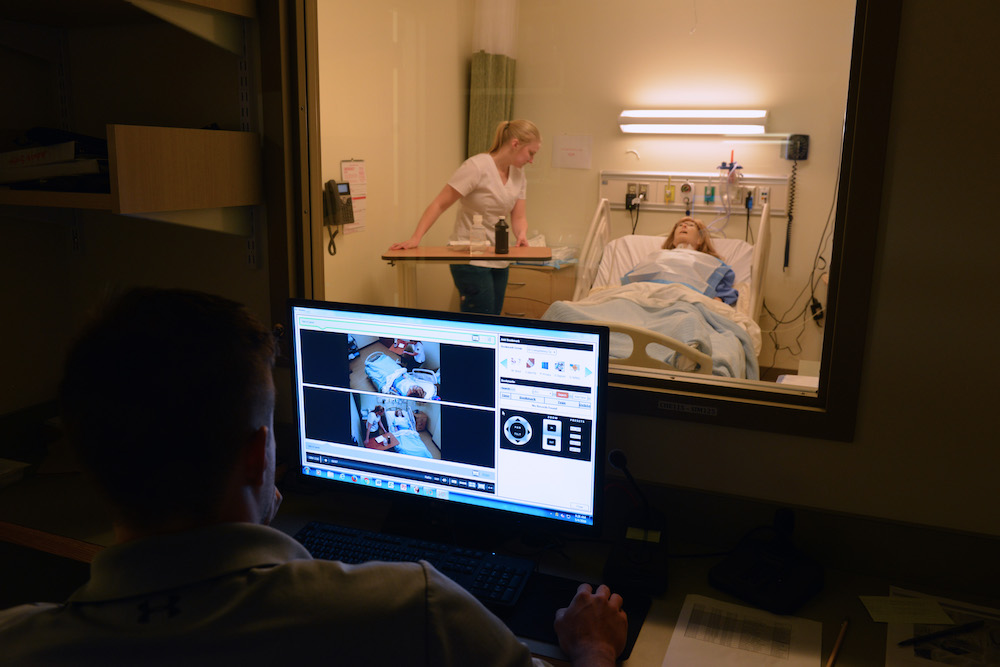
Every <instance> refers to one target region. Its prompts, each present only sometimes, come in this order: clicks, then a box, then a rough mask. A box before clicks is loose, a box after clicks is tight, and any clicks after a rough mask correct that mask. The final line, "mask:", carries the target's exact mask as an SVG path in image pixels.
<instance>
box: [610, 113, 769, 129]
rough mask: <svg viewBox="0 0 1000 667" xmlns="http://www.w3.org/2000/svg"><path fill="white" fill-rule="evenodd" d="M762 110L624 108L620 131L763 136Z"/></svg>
mask: <svg viewBox="0 0 1000 667" xmlns="http://www.w3.org/2000/svg"><path fill="white" fill-rule="evenodd" d="M766 120H767V111H766V110H762V109H643V110H639V109H626V110H625V111H622V112H621V115H620V116H619V117H618V125H619V127H621V130H622V132H627V133H638V134H764V133H765V129H764V123H765V121H766Z"/></svg>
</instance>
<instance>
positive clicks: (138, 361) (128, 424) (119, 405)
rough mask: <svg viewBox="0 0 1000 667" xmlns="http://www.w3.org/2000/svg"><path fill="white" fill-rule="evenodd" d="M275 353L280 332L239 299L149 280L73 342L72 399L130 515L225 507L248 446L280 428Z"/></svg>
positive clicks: (158, 516) (123, 516)
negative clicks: (152, 285) (276, 424)
mask: <svg viewBox="0 0 1000 667" xmlns="http://www.w3.org/2000/svg"><path fill="white" fill-rule="evenodd" d="M274 356H275V342H274V337H273V335H272V334H271V332H270V331H269V330H268V329H267V328H266V327H264V326H263V325H262V324H261V323H260V322H259V321H258V320H257V319H256V318H254V317H253V315H251V314H250V313H249V312H248V311H247V310H246V309H245V308H244V307H243V306H241V305H240V304H238V303H236V302H233V301H229V300H228V299H224V298H221V297H216V296H211V295H208V294H202V293H199V292H191V291H184V290H160V289H148V288H141V289H135V290H132V291H130V292H128V293H126V294H125V295H124V296H122V297H121V298H120V299H118V300H116V301H115V302H113V303H111V304H109V306H108V307H107V308H106V309H105V310H104V311H103V312H102V313H101V314H100V315H99V316H98V318H97V319H96V320H95V321H94V322H93V323H92V324H91V325H90V326H89V328H87V330H86V331H84V333H83V335H82V336H81V337H80V338H79V340H78V341H77V342H76V343H75V345H74V346H73V348H72V349H71V350H70V353H69V356H68V357H67V361H66V368H65V375H64V377H63V382H62V387H61V399H62V408H63V417H64V420H65V424H66V429H67V433H68V435H69V437H70V440H71V441H72V442H73V444H74V445H75V446H76V448H77V451H78V452H79V455H80V458H81V461H82V462H83V464H84V465H85V466H86V467H87V468H88V469H89V470H90V471H91V472H92V473H93V474H94V476H95V478H96V480H97V482H98V484H99V485H100V487H101V488H102V490H103V491H104V492H105V493H106V494H107V496H108V498H109V500H110V501H111V503H112V505H113V507H114V509H115V511H116V513H117V514H118V518H119V521H120V522H123V523H125V524H128V525H158V524H159V525H167V524H170V523H172V522H197V521H206V520H212V517H214V516H216V515H217V514H218V513H219V511H220V505H221V504H222V503H224V501H225V498H224V496H225V495H226V493H227V492H228V490H229V489H228V488H227V485H229V484H230V481H231V478H232V476H233V470H234V468H235V467H236V466H237V465H238V464H239V462H240V461H242V459H243V456H244V451H245V450H246V448H247V444H248V443H249V442H251V441H252V440H253V439H254V438H255V437H257V436H260V434H261V433H262V432H263V433H264V435H265V436H267V437H268V438H269V433H270V430H271V427H272V416H273V410H274V385H273V382H272V379H271V369H272V367H273V364H274ZM262 427H266V428H264V429H263V431H262ZM266 446H267V447H269V448H270V449H271V450H272V451H271V452H270V453H269V456H273V447H271V446H270V443H266ZM272 465H273V461H272ZM270 474H273V471H271V473H270Z"/></svg>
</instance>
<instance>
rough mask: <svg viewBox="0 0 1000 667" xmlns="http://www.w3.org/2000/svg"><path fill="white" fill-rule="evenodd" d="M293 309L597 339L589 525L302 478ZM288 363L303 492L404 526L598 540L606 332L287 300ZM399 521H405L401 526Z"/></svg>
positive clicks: (395, 308) (507, 319)
mask: <svg viewBox="0 0 1000 667" xmlns="http://www.w3.org/2000/svg"><path fill="white" fill-rule="evenodd" d="M296 308H316V309H321V310H343V311H347V312H357V313H366V314H384V315H389V316H399V317H416V318H428V319H438V320H441V321H462V322H469V323H473V324H477V323H480V324H489V325H492V326H501V327H504V326H510V327H518V328H525V327H528V328H534V329H550V330H554V331H574V332H581V333H589V334H596V335H598V346H599V350H598V354H597V357H598V364H597V366H598V368H597V373H596V374H597V377H596V379H595V387H597V392H596V414H597V419H596V422H597V423H596V425H595V427H594V430H593V433H594V489H593V494H594V501H593V502H594V512H593V521H592V523H590V524H586V523H577V522H572V521H565V520H560V519H554V518H550V517H542V516H536V515H531V514H522V513H520V512H514V511H510V510H503V509H498V508H493V507H488V506H483V505H476V504H469V503H461V502H447V501H442V500H438V499H436V498H433V497H427V496H423V495H416V494H407V493H400V492H389V491H386V490H384V489H376V488H373V487H368V486H365V485H361V484H353V483H345V482H340V481H338V480H335V479H323V478H318V477H315V476H312V475H306V474H305V473H303V471H302V468H303V466H302V457H303V451H302V449H303V440H302V437H301V434H302V432H303V424H302V423H301V418H302V414H301V410H300V406H299V391H298V385H297V383H298V376H297V370H298V369H297V364H298V362H297V359H298V356H297V355H298V350H297V346H298V336H297V332H296V321H295V309H296ZM287 316H288V320H287V321H288V334H289V335H288V336H287V338H288V341H287V344H288V347H289V350H288V358H289V365H290V371H291V377H290V380H291V390H292V391H291V393H292V408H293V411H294V413H295V416H294V427H295V441H296V444H295V456H296V458H295V465H294V470H293V475H294V477H293V480H292V481H293V483H294V484H295V486H296V488H301V489H303V490H308V491H310V492H312V493H320V494H328V495H330V496H331V497H338V498H343V497H350V498H358V499H369V500H375V499H378V500H379V502H385V503H387V504H390V505H391V507H392V513H393V514H397V515H400V516H406V517H408V519H406V521H409V520H412V517H421V518H426V520H427V522H428V524H429V523H432V522H433V523H440V522H446V523H450V524H459V525H461V526H463V527H466V528H468V529H470V532H471V531H472V530H473V529H474V531H475V532H477V533H481V532H483V530H484V525H483V523H484V521H486V520H488V521H489V522H490V525H491V526H492V528H493V529H495V532H496V533H497V534H498V535H501V534H502V535H504V536H505V537H510V536H511V534H512V533H518V534H520V535H538V534H558V535H561V536H567V537H589V538H593V537H595V536H598V535H600V534H601V533H602V532H603V530H604V525H605V516H604V514H605V507H604V487H605V474H606V470H605V459H606V458H607V421H608V393H609V386H608V372H609V371H608V364H609V356H608V347H609V340H610V333H609V331H608V328H607V327H603V326H597V325H591V324H580V323H568V322H552V321H547V320H535V319H525V318H514V317H503V316H496V315H481V314H476V313H455V312H449V311H438V310H425V309H419V308H406V307H399V306H379V305H372V304H359V303H349V302H340V301H322V300H313V299H289V300H288V308H287ZM404 522H405V521H404Z"/></svg>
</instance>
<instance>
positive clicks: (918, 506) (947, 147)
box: [611, 0, 1000, 535]
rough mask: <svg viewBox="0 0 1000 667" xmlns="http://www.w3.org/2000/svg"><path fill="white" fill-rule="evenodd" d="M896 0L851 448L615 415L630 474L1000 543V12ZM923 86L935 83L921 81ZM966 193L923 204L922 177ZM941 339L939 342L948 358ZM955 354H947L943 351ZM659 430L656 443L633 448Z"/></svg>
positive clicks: (990, 5) (614, 428)
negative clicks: (995, 43)
mask: <svg viewBox="0 0 1000 667" xmlns="http://www.w3.org/2000/svg"><path fill="white" fill-rule="evenodd" d="M940 9H941V6H940V4H939V3H937V2H933V1H932V0H906V2H904V3H903V21H902V29H901V42H900V48H899V62H898V65H897V72H896V79H895V87H894V100H893V110H892V127H891V129H890V132H889V158H888V164H887V172H886V178H885V190H884V205H883V215H882V224H883V232H882V234H881V238H880V245H879V248H878V254H879V259H878V263H877V267H876V275H875V279H874V283H873V286H872V289H873V303H872V307H871V320H870V323H869V336H868V342H867V350H866V353H865V359H866V363H865V372H864V376H863V379H862V385H861V389H860V396H859V398H860V411H859V415H858V417H859V419H858V428H857V432H856V437H855V440H854V442H852V443H848V444H845V443H835V442H824V441H820V440H812V439H807V438H796V437H789V436H780V435H774V434H769V433H758V432H752V431H741V430H735V429H727V428H713V427H706V426H700V425H695V424H689V423H681V422H673V421H669V420H659V419H646V418H641V417H631V416H629V417H626V416H624V415H616V416H615V418H614V419H613V420H612V424H611V432H612V433H615V434H617V435H618V437H620V438H622V439H621V441H616V442H615V443H614V444H615V446H620V447H622V448H623V449H625V450H626V452H627V453H628V456H629V462H630V465H631V467H632V469H633V470H637V471H641V472H640V476H641V477H644V478H646V479H650V480H656V481H660V482H665V483H668V484H674V485H679V486H685V487H692V488H697V489H707V490H713V491H719V492H723V493H729V494H736V495H743V496H749V497H753V498H760V499H767V500H774V501H778V502H783V503H792V504H798V505H804V506H812V507H818V508H825V509H830V510H835V511H843V512H849V513H857V514H861V515H868V516H874V517H882V518H888V519H894V520H899V521H904V522H912V523H916V524H922V525H932V526H940V527H948V528H953V529H956V530H961V531H972V532H978V533H984V534H990V535H1000V485H998V483H997V471H998V470H1000V448H998V447H997V442H998V437H997V436H998V434H1000V429H998V426H997V417H996V414H997V413H996V397H997V395H998V392H997V390H996V388H995V383H996V378H998V377H1000V364H998V356H997V354H996V351H995V347H994V344H993V341H992V339H993V338H995V335H996V334H995V330H996V323H997V317H996V314H995V308H996V307H995V305H994V301H995V299H994V291H995V290H993V289H992V288H991V285H992V283H993V281H994V280H995V274H996V271H995V266H996V250H997V248H998V247H1000V232H998V226H997V225H996V224H994V222H993V221H992V218H995V216H993V215H991V214H983V213H982V212H981V210H980V206H981V203H982V201H983V200H982V197H983V196H984V195H986V193H989V192H993V191H995V190H996V187H995V183H994V178H993V176H992V173H991V170H990V169H982V168H980V167H978V166H977V165H981V164H982V161H981V158H982V157H983V156H989V155H993V154H995V153H996V151H997V149H998V148H1000V146H998V143H1000V142H998V140H997V134H996V132H995V129H993V126H994V124H995V120H996V119H995V115H996V113H995V109H994V108H992V106H991V102H990V100H995V99H997V98H998V95H1000V85H998V78H997V75H996V73H995V72H994V71H992V70H989V71H987V70H985V69H983V66H984V63H989V62H991V58H992V49H991V47H990V46H989V45H990V44H991V43H992V39H993V32H994V28H995V26H996V25H998V20H1000V5H998V4H996V3H995V2H993V1H992V0H976V1H971V0H970V1H968V2H962V3H956V4H953V5H949V11H948V12H942V11H940ZM928 82H934V83H933V85H929V84H928ZM928 182H937V183H939V184H940V185H942V186H943V187H944V188H945V190H946V191H951V192H954V193H962V192H964V193H969V194H968V196H967V197H963V196H956V197H951V198H949V199H947V200H946V199H944V198H938V197H934V196H930V197H928V196H927V193H926V188H925V184H926V183H928ZM941 345H944V346H946V347H945V348H944V350H949V351H943V348H942V347H941ZM951 349H954V350H964V351H966V352H967V353H966V354H961V355H959V356H956V355H954V354H952V353H951V352H950V350H951ZM649 432H658V433H661V434H662V442H661V443H660V444H659V445H658V446H656V447H641V448H640V447H629V442H630V441H631V440H632V438H634V437H635V436H638V435H639V434H646V433H649Z"/></svg>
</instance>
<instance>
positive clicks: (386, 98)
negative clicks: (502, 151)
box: [318, 0, 472, 308]
mask: <svg viewBox="0 0 1000 667" xmlns="http://www.w3.org/2000/svg"><path fill="white" fill-rule="evenodd" d="M318 6H319V36H320V38H319V61H320V77H321V80H320V125H321V128H322V130H321V135H322V136H321V155H322V178H323V181H324V182H325V181H327V180H329V179H337V180H340V162H341V160H347V159H351V158H358V159H363V160H365V166H366V169H367V174H368V197H367V225H366V228H365V230H364V231H360V232H357V233H354V234H341V235H340V236H338V237H337V250H338V252H337V255H336V256H332V257H330V256H328V257H327V259H326V264H325V271H326V298H327V299H329V300H341V301H360V302H365V303H378V304H383V305H386V304H387V305H392V304H394V303H395V300H396V276H395V273H394V272H393V269H391V268H390V267H389V266H388V264H386V263H385V262H382V261H381V260H380V259H379V257H380V255H381V253H382V251H384V250H386V249H387V248H388V247H389V245H391V244H392V243H393V242H394V241H403V240H406V239H408V238H409V237H410V235H411V234H412V233H413V229H414V228H415V227H416V224H417V220H418V218H419V217H420V214H421V213H422V212H423V210H424V208H425V207H426V206H427V205H428V204H429V203H430V202H431V200H432V199H433V198H434V196H435V195H436V194H437V193H438V192H439V191H440V190H441V188H442V187H444V184H445V183H446V182H447V180H448V177H449V176H451V173H452V172H453V171H454V170H455V169H456V168H457V167H458V165H459V164H461V162H462V160H464V159H465V146H466V140H465V137H466V134H467V129H466V128H467V124H468V123H467V116H468V87H469V64H468V60H469V57H470V55H471V48H472V47H471V44H472V4H471V3H470V2H469V1H468V0H420V1H418V2H408V3H399V2H389V1H387V0H370V1H367V2H345V1H343V0H319V5H318ZM452 222H453V215H450V214H446V215H445V216H443V217H442V219H441V220H440V221H439V222H438V224H437V225H436V226H435V227H434V228H433V229H432V230H431V232H430V233H429V234H428V235H427V236H426V237H425V238H424V241H423V243H424V244H425V245H443V244H444V243H446V242H447V239H448V234H449V233H450V232H451V226H452ZM418 280H420V282H419V284H418V290H419V291H420V292H421V294H422V296H423V297H424V298H423V299H422V300H421V302H420V305H421V306H423V307H428V308H434V307H438V308H447V307H448V303H449V299H450V298H451V291H452V290H453V288H452V287H451V278H450V277H449V276H448V274H447V268H446V267H443V266H431V267H421V270H420V271H419V274H418ZM442 286H444V287H445V289H442ZM428 297H430V298H428Z"/></svg>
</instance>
